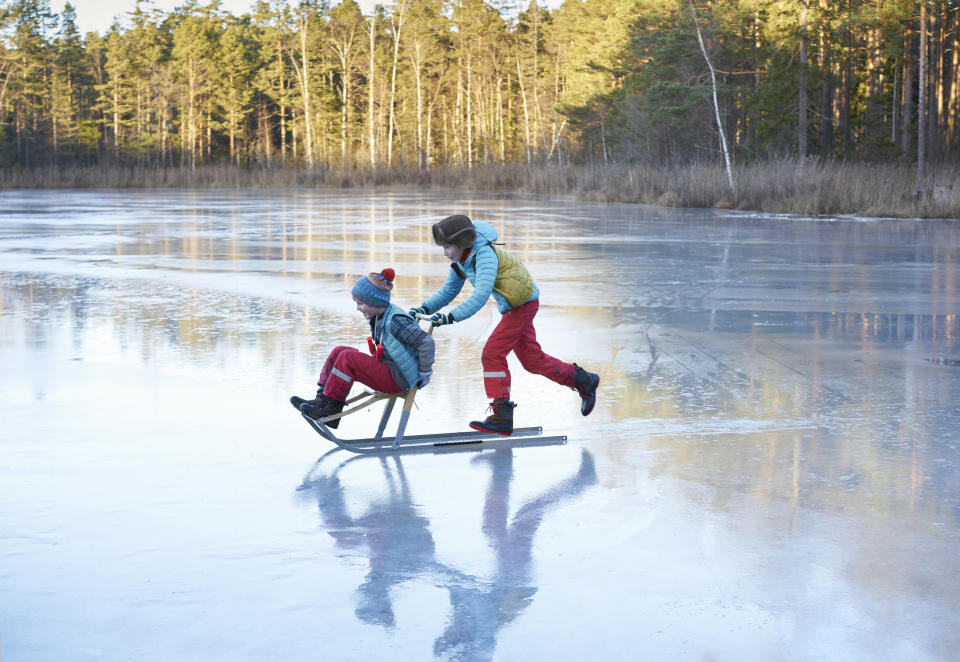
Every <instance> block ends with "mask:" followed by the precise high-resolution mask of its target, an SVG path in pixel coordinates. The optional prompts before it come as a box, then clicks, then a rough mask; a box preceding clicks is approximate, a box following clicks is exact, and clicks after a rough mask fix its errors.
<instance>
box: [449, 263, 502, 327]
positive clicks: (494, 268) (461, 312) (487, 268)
mask: <svg viewBox="0 0 960 662" xmlns="http://www.w3.org/2000/svg"><path fill="white" fill-rule="evenodd" d="M474 265H475V267H476V277H475V280H474V282H473V294H471V295H470V298H468V299H467V300H466V301H464V302H463V303H461V304H460V305H459V306H457V307H456V308H454V309H453V310H451V311H450V313H451V314H452V315H453V319H454V320H456V321H457V322H460V321H462V320H465V319H467V318H468V317H470V316H471V315H473V314H475V313H476V312H477V311H478V310H480V309H481V308H483V304H485V303H486V302H487V299H489V298H490V295H491V294H493V284H494V283H495V282H497V272H498V271H499V270H500V258H498V257H497V254H496V253H495V252H494V251H493V248H492V247H490V246H489V245H487V246H484V247H483V248H481V249H480V250H479V251H478V252H477V257H476V260H475V262H474Z"/></svg>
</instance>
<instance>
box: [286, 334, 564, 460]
mask: <svg viewBox="0 0 960 662" xmlns="http://www.w3.org/2000/svg"><path fill="white" fill-rule="evenodd" d="M417 317H418V318H419V319H429V317H428V316H425V315H418V316H417ZM430 333H431V334H432V333H433V327H430ZM417 390H418V389H417V387H416V386H414V387H412V388H411V389H410V390H409V391H406V392H404V393H379V392H376V391H364V392H363V393H360V394H358V395H356V396H354V397H352V398H350V399H348V400H347V401H346V405H345V407H344V410H343V411H342V412H340V413H338V414H332V415H330V416H325V417H324V418H321V419H317V420H314V419H313V418H310V417H309V416H307V415H306V414H305V413H303V412H300V415H301V416H303V418H304V419H305V420H306V421H307V423H309V424H310V427H312V428H313V429H314V430H316V432H317V434H319V435H320V436H321V437H323V438H324V439H327V440H329V441H332V442H333V443H335V444H336V445H337V446H339V447H340V448H344V449H346V450H348V451H353V452H354V453H366V454H370V453H398V452H409V451H424V450H428V451H436V450H453V449H454V448H455V447H462V446H467V445H475V446H479V447H480V448H483V447H485V446H501V447H502V446H504V445H510V446H520V445H523V446H547V445H554V444H562V443H565V442H566V440H567V436H566V435H554V436H547V437H542V436H540V434H541V433H542V432H543V428H541V427H539V426H537V427H527V428H516V429H514V431H513V434H511V435H510V436H501V435H498V434H496V433H493V432H479V431H476V430H468V431H464V432H439V433H433V434H413V435H409V436H406V435H405V434H404V433H405V432H406V429H407V422H408V421H409V420H410V412H411V411H412V410H413V401H414V398H415V397H416V395H417ZM399 399H402V400H403V409H402V410H401V412H400V421H399V423H397V432H396V434H395V435H393V436H392V437H389V436H388V437H384V431H385V430H386V429H387V423H388V422H389V420H390V415H391V414H392V413H393V409H394V406H395V405H396V403H397V400H399ZM381 401H385V405H384V409H383V414H382V415H381V416H380V423H379V425H378V426H377V432H376V434H375V435H374V436H373V437H369V438H366V439H340V438H338V437H337V436H336V435H335V434H334V433H333V430H331V429H330V428H329V427H327V425H326V423H328V422H330V421H333V420H335V419H339V418H343V417H344V416H348V415H350V414H353V413H355V412H358V411H360V410H362V409H366V408H367V407H369V406H370V405H372V404H375V403H377V402H381ZM351 405H353V406H351Z"/></svg>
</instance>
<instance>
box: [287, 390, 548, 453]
mask: <svg viewBox="0 0 960 662" xmlns="http://www.w3.org/2000/svg"><path fill="white" fill-rule="evenodd" d="M416 394H417V388H416V387H414V388H412V389H410V390H409V391H407V392H406V393H378V392H371V391H364V392H363V393H360V394H359V395H356V396H354V397H352V398H350V399H349V400H347V401H346V405H347V406H348V407H349V405H354V406H352V407H349V408H345V409H344V410H343V411H342V412H340V413H339V414H333V415H331V416H326V417H324V418H322V419H319V420H314V419H312V418H310V417H309V416H307V415H306V414H304V413H303V412H301V414H300V415H301V416H303V418H304V419H305V420H306V421H307V423H309V424H310V427H312V428H313V429H314V430H316V431H317V433H318V434H319V435H320V436H321V437H323V438H324V439H327V440H329V441H332V442H333V443H335V444H336V445H337V446H339V447H340V448H344V449H346V450H348V451H352V452H354V453H361V454H374V453H398V452H411V451H421V452H422V451H424V450H428V451H438V450H455V449H460V448H462V447H463V446H466V445H474V446H479V447H481V448H482V447H485V446H489V447H494V446H501V447H502V446H504V445H510V446H517V445H524V446H550V445H555V444H562V443H565V442H566V440H567V436H566V435H554V436H548V437H541V436H540V434H541V433H542V432H543V428H541V427H539V426H538V427H530V428H517V429H515V430H514V431H513V434H512V435H510V436H503V435H499V434H495V433H492V432H479V431H477V430H470V431H466V432H439V433H434V434H412V435H410V436H405V435H404V432H405V431H406V429H407V422H408V421H409V420H410V412H411V410H412V409H413V400H414V398H415V397H416ZM400 398H403V410H402V411H401V412H400V422H399V423H398V424H397V433H396V434H395V435H394V436H393V437H392V438H391V437H388V438H386V439H385V438H384V436H383V433H384V430H386V428H387V422H388V421H389V420H390V414H392V413H393V408H394V405H395V404H396V402H397V400H398V399H400ZM381 400H385V401H386V405H385V407H384V409H383V414H382V415H381V416H380V424H379V425H378V426H377V433H376V435H375V436H373V437H369V438H367V439H340V438H338V437H337V436H336V435H335V434H334V433H333V430H331V429H330V428H329V427H327V425H326V423H328V422H330V421H332V420H335V419H338V418H343V417H344V416H347V415H349V414H352V413H354V412H357V411H359V410H361V409H365V408H367V407H369V406H370V405H372V404H374V403H377V402H380V401H381ZM355 403H359V404H355ZM478 450H479V449H478Z"/></svg>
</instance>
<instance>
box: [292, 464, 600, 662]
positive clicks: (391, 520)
mask: <svg viewBox="0 0 960 662" xmlns="http://www.w3.org/2000/svg"><path fill="white" fill-rule="evenodd" d="M328 455H329V454H328ZM326 457H327V456H324V458H326ZM513 457H514V456H513V451H512V450H510V449H501V450H497V451H495V452H493V453H487V454H484V455H481V456H478V457H476V458H474V462H476V463H482V464H486V465H487V466H489V468H490V472H491V474H490V483H489V485H488V487H487V492H486V498H485V501H484V507H483V533H484V535H485V537H486V538H487V541H488V543H489V545H490V547H491V549H492V550H493V552H494V555H495V557H496V570H495V571H494V573H493V576H491V577H477V576H474V575H468V574H466V573H463V572H461V571H459V570H457V569H456V568H452V567H450V566H448V565H445V564H442V563H439V562H438V561H437V560H436V546H435V544H434V540H433V535H432V534H431V533H430V521H429V520H428V519H427V518H426V517H424V516H422V515H421V514H419V513H418V512H417V508H416V505H415V504H414V503H413V500H412V498H411V491H410V485H409V482H408V480H407V476H406V474H405V473H404V470H403V464H402V462H401V459H400V458H399V457H393V458H380V459H379V461H380V463H381V465H382V468H383V472H384V477H385V480H386V482H387V493H386V495H385V497H386V498H385V499H381V500H379V501H374V502H372V503H370V504H369V505H368V506H367V509H366V510H365V512H364V513H363V514H362V515H360V516H358V517H352V516H350V514H349V513H348V511H347V507H346V500H345V496H344V495H345V488H344V486H343V484H342V483H341V480H340V477H339V471H340V469H341V468H342V467H343V466H344V465H345V464H346V462H345V463H343V464H341V465H340V466H339V467H337V468H336V469H335V470H334V471H332V472H330V473H325V472H323V471H322V470H320V468H321V465H322V463H323V460H324V458H321V459H320V461H319V462H318V463H317V465H316V466H315V467H314V469H313V470H312V471H311V473H310V474H308V476H307V478H306V479H305V480H304V483H303V484H302V485H301V486H300V487H299V488H298V489H299V490H301V491H309V492H310V493H311V494H312V495H313V496H314V497H315V498H316V501H317V506H318V508H319V511H320V517H321V519H322V520H323V525H324V528H325V529H326V530H327V531H328V532H329V533H330V535H331V536H333V538H334V539H335V540H336V544H337V547H338V548H340V549H341V550H342V551H344V552H349V553H350V554H357V555H363V556H365V557H367V558H368V559H369V562H370V569H369V572H368V573H367V576H366V578H365V580H364V582H363V583H362V584H361V585H360V586H359V587H358V588H357V591H356V593H355V599H356V609H355V612H354V613H355V614H356V616H357V618H359V619H360V620H361V621H363V622H364V623H369V624H371V625H374V624H375V625H381V626H383V627H393V626H394V625H395V624H396V617H395V615H394V611H393V603H392V601H391V597H390V589H391V588H392V587H393V586H396V585H398V584H400V583H402V582H405V581H409V580H411V579H414V578H420V579H422V580H427V581H430V582H431V583H433V584H434V585H436V586H437V587H439V588H444V589H446V590H447V591H448V592H449V595H450V603H451V606H452V614H451V617H450V619H449V621H448V623H447V626H446V628H445V629H444V631H443V633H442V634H441V635H440V636H439V637H438V638H437V640H436V642H435V643H434V653H435V654H436V655H438V656H440V657H444V658H448V659H464V660H482V659H489V658H491V657H492V656H493V652H494V650H495V647H496V637H497V633H498V632H499V630H500V628H502V627H503V626H505V625H507V624H509V623H511V622H512V621H513V620H514V619H515V618H516V617H517V616H518V615H519V614H520V612H521V611H523V610H524V609H525V608H526V607H527V606H528V605H529V604H530V602H531V600H532V599H533V595H534V594H535V593H536V591H537V587H536V586H535V585H534V578H533V539H534V536H535V534H536V532H537V530H538V529H539V527H540V523H541V522H542V521H543V517H544V516H545V515H546V514H547V512H548V511H549V510H550V509H552V508H554V507H556V506H558V505H559V504H561V503H563V502H564V501H567V500H570V499H572V498H574V497H576V496H577V495H579V494H580V493H581V492H583V491H584V490H585V489H587V488H588V487H590V486H592V485H595V484H596V482H597V477H596V472H595V470H594V464H593V457H592V456H591V455H590V453H588V452H587V451H585V450H584V451H582V452H581V455H580V466H579V468H578V470H577V472H576V473H574V474H573V475H572V476H570V477H569V478H566V479H564V480H561V481H559V482H558V483H556V484H555V485H553V486H552V487H550V488H548V489H547V490H545V491H544V492H543V493H542V494H540V495H538V496H536V497H534V498H532V499H530V500H529V501H527V502H526V503H524V504H523V505H522V506H520V508H519V509H517V511H516V513H515V514H514V516H513V518H512V519H510V518H509V513H510V487H511V484H512V482H513V474H514V468H513ZM361 459H365V460H370V459H372V458H352V459H351V460H348V462H351V461H357V460H361Z"/></svg>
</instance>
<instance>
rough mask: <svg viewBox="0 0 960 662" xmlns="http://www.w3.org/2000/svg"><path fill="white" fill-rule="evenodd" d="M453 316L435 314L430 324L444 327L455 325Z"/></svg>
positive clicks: (431, 317)
mask: <svg viewBox="0 0 960 662" xmlns="http://www.w3.org/2000/svg"><path fill="white" fill-rule="evenodd" d="M453 322H454V319H453V315H451V314H450V313H434V314H433V315H431V316H430V323H431V324H433V325H434V326H443V325H444V324H453Z"/></svg>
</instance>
